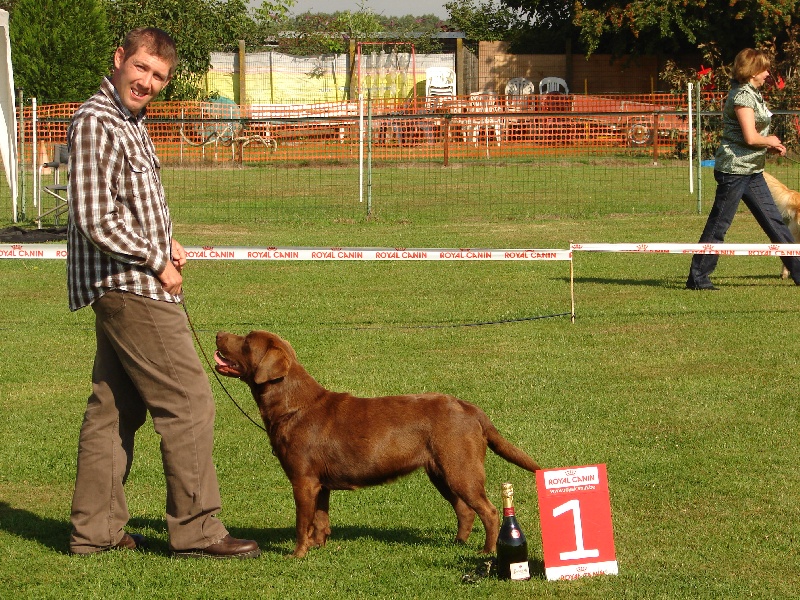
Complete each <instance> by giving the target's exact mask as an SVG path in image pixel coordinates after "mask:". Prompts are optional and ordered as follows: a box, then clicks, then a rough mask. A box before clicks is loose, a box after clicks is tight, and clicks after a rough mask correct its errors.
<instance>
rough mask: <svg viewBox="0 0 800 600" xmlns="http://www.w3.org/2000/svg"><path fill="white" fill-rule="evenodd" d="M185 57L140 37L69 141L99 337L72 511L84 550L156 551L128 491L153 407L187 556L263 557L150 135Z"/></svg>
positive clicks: (72, 246)
mask: <svg viewBox="0 0 800 600" xmlns="http://www.w3.org/2000/svg"><path fill="white" fill-rule="evenodd" d="M177 61H178V56H177V52H176V49H175V42H174V40H173V39H172V38H171V37H170V36H169V35H168V34H167V33H165V32H163V31H161V30H160V29H155V28H143V29H136V30H134V31H132V32H131V33H129V34H128V36H127V37H126V38H125V41H124V42H123V45H122V46H121V47H120V48H118V49H117V50H116V52H115V54H114V71H113V74H112V75H111V77H110V78H106V79H104V80H103V82H102V85H101V87H100V91H99V92H98V93H97V94H95V95H94V96H92V97H91V98H90V99H89V100H87V101H86V102H85V103H84V104H83V105H82V106H81V107H80V108H79V109H78V110H77V111H76V112H75V115H74V116H73V118H72V121H71V122H70V127H69V131H68V133H67V137H68V143H69V171H70V180H69V224H68V235H69V237H68V250H69V252H68V260H67V287H68V290H69V307H70V310H78V309H79V308H82V307H84V306H91V307H92V310H93V311H94V313H95V330H96V338H97V351H96V354H95V360H94V369H93V373H92V394H91V396H90V397H89V401H88V405H87V408H86V413H85V415H84V419H83V425H82V427H81V432H80V441H79V445H78V470H77V477H76V482H75V493H74V496H73V501H72V515H71V521H72V526H73V529H72V534H71V536H70V551H71V552H72V553H74V554H91V553H94V552H99V551H103V550H109V549H137V548H142V547H144V546H146V542H145V540H144V538H143V537H142V536H141V535H137V534H130V533H126V532H125V529H124V527H125V525H126V523H127V521H128V518H129V513H128V507H127V503H126V500H125V492H124V487H123V485H124V483H125V481H126V479H127V476H128V473H129V472H130V468H131V462H132V460H133V448H134V435H135V434H136V431H137V430H138V429H139V427H141V426H142V425H143V424H144V422H145V419H146V415H147V412H148V411H149V412H150V415H151V417H152V419H153V426H154V427H155V430H156V432H157V433H158V434H159V435H160V436H161V455H162V462H163V465H164V474H165V476H166V483H167V507H166V513H167V530H168V533H169V543H170V549H171V551H172V553H173V556H176V557H181V558H182V557H194V556H210V557H214V558H228V557H237V558H249V557H256V556H258V555H259V554H260V550H259V548H258V545H257V544H256V542H254V541H252V540H239V539H236V538H233V537H231V536H230V535H229V534H228V531H227V530H226V528H225V526H224V525H223V524H222V523H221V522H220V521H219V520H218V519H217V518H216V514H217V513H218V512H219V511H220V510H221V507H220V505H221V500H220V494H219V486H218V483H217V476H216V471H215V469H214V463H213V461H212V447H213V437H214V398H213V395H212V393H211V386H210V384H209V381H208V377H207V375H206V373H205V371H204V370H203V366H202V364H201V363H200V359H199V357H198V356H197V352H196V351H195V349H194V344H193V342H192V338H191V333H190V331H189V328H188V323H187V317H186V315H185V313H184V312H183V310H182V308H181V306H180V302H181V300H182V296H181V294H182V284H183V278H182V275H181V270H182V269H183V267H184V265H185V264H186V252H185V251H184V249H183V247H182V246H181V245H180V244H179V243H178V242H176V241H175V240H174V239H172V222H171V220H170V214H169V208H168V207H167V204H166V200H165V198H164V188H163V187H162V185H161V177H160V169H161V165H160V163H159V160H158V158H157V156H156V153H155V148H154V146H153V142H152V141H151V139H150V136H149V135H148V133H147V130H146V129H145V126H144V121H145V112H146V111H145V108H146V106H147V105H148V103H149V102H150V101H151V100H152V99H153V98H155V97H156V96H157V95H158V94H159V92H161V90H162V89H163V88H164V87H165V86H166V85H167V84H168V83H169V81H170V79H171V78H172V75H173V73H174V71H175V67H176V65H177Z"/></svg>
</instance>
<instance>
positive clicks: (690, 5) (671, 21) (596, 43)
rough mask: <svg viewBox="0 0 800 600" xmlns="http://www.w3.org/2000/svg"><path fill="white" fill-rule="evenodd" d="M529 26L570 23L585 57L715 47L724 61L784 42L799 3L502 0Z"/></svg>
mask: <svg viewBox="0 0 800 600" xmlns="http://www.w3.org/2000/svg"><path fill="white" fill-rule="evenodd" d="M502 2H503V4H505V5H506V6H509V7H511V8H516V9H519V10H521V11H522V12H523V13H524V14H525V15H526V16H527V18H528V23H529V26H530V27H532V28H543V27H544V28H548V27H549V28H550V29H552V28H553V27H559V26H563V24H564V23H568V24H569V26H570V27H571V28H572V31H573V32H577V34H578V37H579V39H580V41H581V42H582V44H583V46H584V50H585V52H586V53H587V54H592V53H594V52H597V51H604V52H610V53H613V54H618V55H619V54H631V53H656V52H660V53H664V54H669V53H677V52H686V51H694V50H696V49H697V48H698V47H699V46H700V45H701V44H709V43H714V44H716V46H717V47H718V48H719V51H720V53H721V55H722V56H723V57H725V58H726V59H732V58H733V56H734V55H735V54H736V53H737V52H738V51H739V50H741V49H742V48H744V47H748V46H751V47H752V46H757V45H758V44H760V43H764V42H767V41H769V40H774V41H776V42H777V43H778V44H782V43H783V42H785V41H786V40H787V39H788V33H787V28H788V27H790V26H791V25H792V24H793V23H795V22H797V19H798V17H799V16H800V9H798V3H799V2H798V0H581V1H580V2H575V3H574V4H573V3H571V2H567V1H566V0H502Z"/></svg>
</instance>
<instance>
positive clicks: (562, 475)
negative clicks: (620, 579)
mask: <svg viewBox="0 0 800 600" xmlns="http://www.w3.org/2000/svg"><path fill="white" fill-rule="evenodd" d="M536 488H537V491H538V495H539V520H540V521H541V525H542V548H543V550H544V569H545V574H546V576H547V579H548V580H551V581H552V580H557V579H577V578H579V577H585V576H588V575H616V574H617V558H616V553H615V551H614V531H613V529H612V527H611V500H610V499H609V496H608V479H607V475H606V466H605V465H590V466H585V467H571V468H568V469H544V470H541V471H537V472H536Z"/></svg>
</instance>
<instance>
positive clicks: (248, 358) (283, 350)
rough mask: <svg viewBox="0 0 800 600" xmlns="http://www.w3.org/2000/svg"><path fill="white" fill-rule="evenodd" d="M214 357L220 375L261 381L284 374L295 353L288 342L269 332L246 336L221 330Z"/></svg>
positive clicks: (294, 357)
mask: <svg viewBox="0 0 800 600" xmlns="http://www.w3.org/2000/svg"><path fill="white" fill-rule="evenodd" d="M214 360H215V361H216V363H217V365H216V369H217V372H218V373H220V374H221V375H225V376H226V377H238V378H239V379H241V380H243V381H245V382H247V383H252V384H262V383H266V382H268V381H275V380H277V379H281V378H283V377H286V375H287V374H288V373H289V369H290V367H291V366H292V363H293V362H295V361H296V360H297V356H296V355H295V353H294V349H293V348H292V347H291V346H290V345H289V342H287V341H286V340H284V339H282V338H280V337H279V336H277V335H275V334H274V333H270V332H269V331H251V332H250V333H248V334H247V335H246V336H241V335H235V334H233V333H226V332H224V331H220V332H219V333H217V351H216V352H215V353H214Z"/></svg>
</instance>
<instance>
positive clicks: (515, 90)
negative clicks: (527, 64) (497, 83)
mask: <svg viewBox="0 0 800 600" xmlns="http://www.w3.org/2000/svg"><path fill="white" fill-rule="evenodd" d="M535 93H536V86H535V85H533V82H532V81H531V80H530V79H526V78H525V77H514V78H513V79H509V80H508V83H507V84H506V96H527V95H529V94H535Z"/></svg>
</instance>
